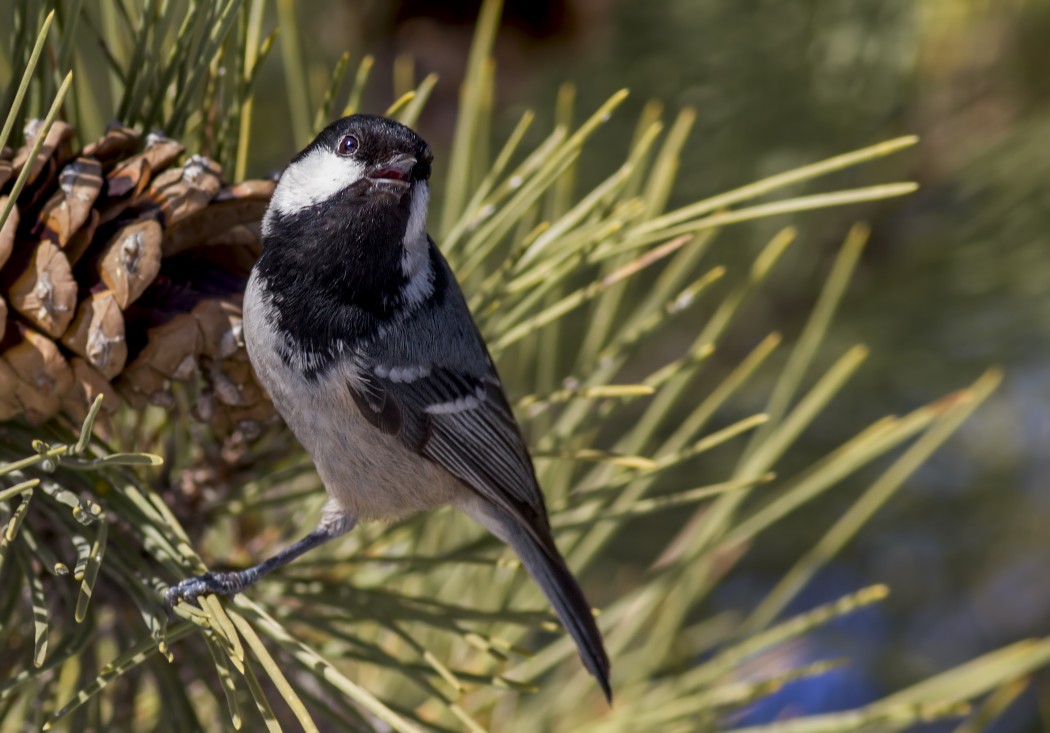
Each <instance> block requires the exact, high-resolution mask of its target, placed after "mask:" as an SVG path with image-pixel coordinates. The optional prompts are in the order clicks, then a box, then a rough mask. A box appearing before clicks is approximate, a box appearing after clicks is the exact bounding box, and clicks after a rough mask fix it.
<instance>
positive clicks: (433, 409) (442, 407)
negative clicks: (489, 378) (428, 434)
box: [423, 387, 485, 415]
mask: <svg viewBox="0 0 1050 733" xmlns="http://www.w3.org/2000/svg"><path fill="white" fill-rule="evenodd" d="M484 400H485V390H483V389H482V388H480V387H478V388H477V389H476V390H474V394H472V395H466V396H464V397H458V398H456V399H454V400H452V401H451V402H439V403H437V404H436V405H427V406H426V407H424V408H423V412H426V413H428V414H430V415H455V414H456V413H458V412H466V411H467V410H473V409H474V408H475V407H477V406H478V405H480V404H481V403H482V402H483V401H484Z"/></svg>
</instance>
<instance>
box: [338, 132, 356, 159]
mask: <svg viewBox="0 0 1050 733" xmlns="http://www.w3.org/2000/svg"><path fill="white" fill-rule="evenodd" d="M360 144H361V143H360V142H358V139H357V138H356V137H354V136H353V135H346V136H345V137H343V139H342V140H340V141H339V146H338V147H337V148H336V152H338V153H339V154H340V155H347V156H349V155H353V154H354V153H356V152H357V148H358V146H359V145H360Z"/></svg>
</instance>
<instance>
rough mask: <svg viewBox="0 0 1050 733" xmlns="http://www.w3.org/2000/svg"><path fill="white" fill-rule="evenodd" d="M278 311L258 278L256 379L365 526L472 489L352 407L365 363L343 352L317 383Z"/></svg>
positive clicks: (251, 298)
mask: <svg viewBox="0 0 1050 733" xmlns="http://www.w3.org/2000/svg"><path fill="white" fill-rule="evenodd" d="M275 308H276V305H275V303H274V301H273V294H272V293H270V292H268V290H267V286H266V283H265V282H264V281H263V279H262V278H260V277H259V276H258V274H257V273H253V274H252V277H251V279H250V280H249V283H248V288H247V290H246V291H245V297H244V336H245V343H246V345H247V348H248V356H249V357H250V359H251V362H252V366H253V367H254V368H255V372H256V376H257V377H258V379H259V382H260V383H261V384H262V386H263V387H265V388H266V390H267V392H269V394H270V397H271V399H272V400H273V403H274V406H275V407H276V408H277V411H278V413H280V415H281V417H282V418H284V421H285V423H287V425H288V427H289V428H291V430H292V432H293V433H294V434H295V436H296V437H297V438H298V439H299V442H300V443H301V444H302V446H303V447H304V448H305V449H306V451H307V452H308V453H309V454H310V456H311V458H313V461H314V465H315V466H316V467H317V472H318V474H319V475H320V477H321V480H322V481H323V482H324V485H325V488H326V489H327V491H328V494H329V495H330V496H331V498H332V499H333V500H334V502H335V503H336V504H337V505H338V506H339V507H340V508H341V509H342V510H343V511H344V512H345V513H346V514H348V515H350V516H352V517H354V518H355V519H359V520H368V519H396V518H398V517H401V516H405V515H407V514H411V513H413V512H416V511H420V510H423V509H429V508H433V507H436V506H441V505H444V504H448V503H450V502H453V501H455V500H457V499H458V498H459V496H460V495H461V493H462V492H463V491H464V490H465V488H464V487H463V486H462V484H460V483H459V482H458V481H457V480H456V479H455V478H454V477H452V476H451V474H449V473H448V472H446V471H444V470H443V469H441V468H440V467H438V466H437V465H436V464H434V463H432V462H431V461H429V460H427V459H426V458H424V457H422V456H420V455H419V454H417V453H415V452H413V451H411V450H409V449H408V448H407V447H405V446H404V445H403V444H402V443H401V441H400V439H399V438H398V437H397V436H392V435H387V434H385V433H383V432H382V431H380V430H378V429H377V428H375V427H374V426H373V425H372V424H370V423H369V422H368V421H367V420H366V419H365V418H364V416H363V415H362V414H361V411H360V409H358V407H357V405H356V404H355V403H354V401H353V397H352V396H351V388H355V389H361V388H362V387H363V385H362V379H361V369H362V366H361V363H360V360H359V359H357V358H355V355H354V354H353V353H351V352H349V351H344V352H343V353H342V354H341V356H340V358H338V359H337V360H336V361H335V362H334V364H333V365H332V366H331V367H330V368H328V369H327V370H325V371H323V372H321V373H317V374H315V375H313V376H311V377H307V376H305V374H306V373H307V372H308V371H309V370H308V369H307V368H306V366H307V364H308V363H309V362H310V358H311V357H310V355H309V354H301V353H299V354H291V355H289V352H288V348H289V346H288V340H287V339H286V338H285V337H284V336H283V334H281V333H279V331H278V329H277V325H276V322H277V318H276V314H275Z"/></svg>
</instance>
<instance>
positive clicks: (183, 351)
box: [0, 121, 276, 437]
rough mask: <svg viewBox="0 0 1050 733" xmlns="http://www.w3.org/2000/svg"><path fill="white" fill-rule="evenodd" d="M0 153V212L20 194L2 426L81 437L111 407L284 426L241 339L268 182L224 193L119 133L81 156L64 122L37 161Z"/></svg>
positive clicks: (214, 182)
mask: <svg viewBox="0 0 1050 733" xmlns="http://www.w3.org/2000/svg"><path fill="white" fill-rule="evenodd" d="M40 127H41V125H40V123H39V121H32V122H30V123H29V124H28V125H27V127H26V144H25V146H23V147H22V148H21V149H19V150H17V151H11V150H5V151H2V152H0V207H2V206H3V204H4V202H5V201H6V199H7V195H8V194H9V193H10V191H11V188H12V185H13V183H14V181H15V179H16V178H17V177H18V175H19V173H20V172H21V170H22V168H23V166H26V165H30V166H32V168H31V171H30V174H29V176H28V178H27V182H26V186H25V187H24V188H23V190H22V192H21V194H20V195H19V197H18V200H17V201H16V205H15V208H14V209H13V210H12V212H11V216H10V218H9V219H8V221H7V223H6V225H5V226H4V227H3V229H2V230H0V296H2V297H0V419H11V418H14V417H19V416H21V417H24V418H26V419H28V420H30V421H32V422H34V423H40V422H44V421H47V420H50V419H52V418H55V417H58V416H60V415H65V416H67V417H68V418H70V419H71V420H73V421H74V422H77V421H80V420H82V419H83V418H84V416H85V415H86V412H87V409H88V406H89V405H90V404H91V402H92V401H93V400H94V398H95V396H96V395H98V394H100V393H101V394H104V395H105V399H104V401H103V408H102V409H103V415H109V414H112V413H113V411H115V410H116V409H117V408H118V407H119V406H120V405H121V404H122V403H123V402H127V403H128V404H130V405H131V406H133V407H136V408H141V407H142V406H144V405H146V404H154V405H160V406H164V407H170V406H172V405H174V404H175V396H174V393H173V391H172V390H173V387H174V386H175V385H176V384H178V383H184V384H187V385H190V388H191V390H192V392H191V393H192V395H193V397H194V400H195V405H194V408H193V411H192V413H193V416H194V417H195V418H196V419H198V420H201V421H204V422H206V423H208V424H210V425H211V426H212V427H214V428H215V429H216V431H217V432H219V433H220V434H223V435H229V434H232V433H233V432H235V431H237V432H240V433H241V434H242V435H244V436H246V437H251V436H252V435H255V434H258V432H259V431H260V430H261V429H262V428H263V427H264V426H265V425H267V424H269V423H272V422H275V421H276V416H275V413H274V411H273V407H272V405H271V404H270V401H269V398H268V397H267V395H266V393H265V392H264V391H263V389H262V388H261V387H260V386H259V385H258V383H257V382H256V381H255V378H254V376H253V374H252V369H251V364H250V363H249V361H248V357H247V354H246V352H245V349H244V340H243V338H242V336H241V300H242V297H243V293H244V287H245V284H246V283H247V279H248V275H249V274H250V271H251V266H252V264H253V263H254V262H255V259H256V258H257V257H258V254H259V248H260V221H261V219H262V215H263V213H264V212H265V210H266V204H267V202H268V201H269V198H270V195H271V194H272V193H273V188H274V182H273V181H271V180H252V181H243V182H240V183H238V184H236V185H229V184H226V183H224V182H223V179H222V169H221V168H220V166H219V164H218V163H216V162H215V161H213V160H210V159H208V158H206V157H203V156H192V157H190V158H188V159H187V160H185V161H183V162H182V163H181V165H180V164H178V161H179V160H180V159H181V158H182V157H183V152H184V148H183V146H182V145H180V144H179V143H178V142H176V141H174V140H170V139H167V138H164V137H163V136H160V135H148V136H146V138H145V139H142V138H141V136H140V135H139V134H138V133H136V132H135V131H134V130H131V129H129V128H126V127H123V126H121V125H118V124H114V125H111V126H110V128H109V129H108V130H107V131H106V134H105V135H104V136H103V137H102V138H101V139H100V140H97V141H95V142H94V143H92V144H90V145H88V146H86V147H85V148H84V149H83V150H79V151H77V150H74V149H73V145H72V140H73V129H72V128H71V127H70V126H69V125H67V124H65V123H62V122H56V123H55V124H54V125H53V126H52V128H51V130H50V132H49V133H48V136H47V138H46V139H45V142H44V145H43V147H42V148H41V151H40V154H39V155H37V156H36V157H35V158H34V159H33V160H29V152H30V148H31V146H32V142H33V136H34V135H35V134H36V133H37V132H38V130H39V129H40Z"/></svg>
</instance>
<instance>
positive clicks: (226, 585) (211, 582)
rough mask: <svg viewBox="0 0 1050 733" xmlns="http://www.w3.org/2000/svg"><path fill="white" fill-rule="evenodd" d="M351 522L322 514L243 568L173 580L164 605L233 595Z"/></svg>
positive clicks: (343, 530)
mask: <svg viewBox="0 0 1050 733" xmlns="http://www.w3.org/2000/svg"><path fill="white" fill-rule="evenodd" d="M355 524H357V522H356V521H355V520H354V519H353V518H350V517H339V518H338V519H335V520H334V521H332V520H331V519H327V518H326V520H324V521H322V522H321V524H320V525H319V526H318V527H317V529H315V530H314V531H313V532H311V533H310V534H308V535H306V536H305V537H303V538H302V539H301V540H299V541H298V542H296V543H295V544H293V545H289V546H288V547H286V548H284V549H283V550H281V551H280V552H278V553H277V554H276V555H274V556H273V557H271V558H269V559H267V560H264V561H263V562H261V563H259V564H258V565H254V566H252V567H250V568H246V569H244V570H230V571H225V572H213V573H205V574H204V575H198V576H197V577H196V578H186V579H185V580H183V581H180V582H179V583H176V584H175V585H173V586H171V587H170V588H168V589H167V590H166V591H164V605H165V606H166V607H167V609H168V612H169V613H170V612H171V610H172V609H173V608H174V607H175V604H176V603H178V602H179V601H180V600H184V601H187V602H189V603H193V602H194V601H195V600H196V599H197V596H201V595H204V594H206V593H218V594H219V595H223V596H233V595H237V594H238V593H240V592H241V591H244V590H247V589H248V588H250V587H251V586H252V585H254V584H255V582H256V581H258V580H259V579H260V578H261V577H263V576H264V575H267V574H268V573H270V572H272V571H274V570H276V569H277V568H279V567H281V566H283V565H287V564H288V563H290V562H292V560H295V559H296V558H297V557H299V556H300V555H303V554H305V553H307V552H309V551H310V550H312V549H314V548H315V547H320V546H321V545H323V544H324V543H325V542H328V541H329V540H332V539H335V538H336V537H339V536H341V535H344V534H346V533H347V532H349V531H350V530H351V529H353V528H354V525H355Z"/></svg>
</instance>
